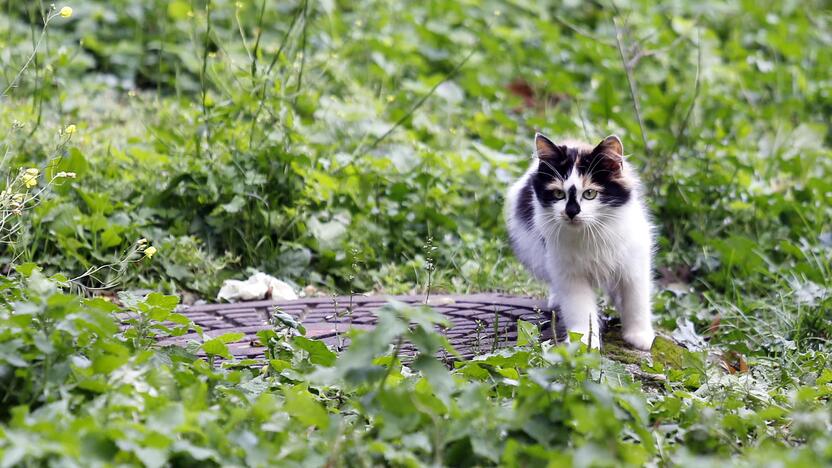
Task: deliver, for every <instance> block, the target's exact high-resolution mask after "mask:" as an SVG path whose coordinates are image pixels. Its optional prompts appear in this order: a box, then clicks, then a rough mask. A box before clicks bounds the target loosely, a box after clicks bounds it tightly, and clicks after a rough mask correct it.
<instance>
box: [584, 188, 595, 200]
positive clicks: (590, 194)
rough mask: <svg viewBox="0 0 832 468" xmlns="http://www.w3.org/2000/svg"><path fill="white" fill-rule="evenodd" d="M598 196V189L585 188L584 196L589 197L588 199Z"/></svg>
mask: <svg viewBox="0 0 832 468" xmlns="http://www.w3.org/2000/svg"><path fill="white" fill-rule="evenodd" d="M597 196H598V191H597V190H592V189H589V190H584V198H585V199H587V200H592V199H594V198H595V197H597Z"/></svg>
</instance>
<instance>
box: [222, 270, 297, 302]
mask: <svg viewBox="0 0 832 468" xmlns="http://www.w3.org/2000/svg"><path fill="white" fill-rule="evenodd" d="M297 298H298V295H297V294H296V293H295V290H294V289H293V288H292V286H290V285H289V284H288V283H286V282H285V281H280V280H279V279H277V278H275V277H274V276H271V275H267V274H265V273H261V272H259V271H258V272H257V273H255V274H253V275H251V277H250V278H249V279H247V280H245V281H239V280H225V281H224V282H223V283H222V287H221V288H220V292H219V294H217V301H220V302H221V301H228V302H238V301H256V300H260V299H276V300H280V301H293V300H295V299H297Z"/></svg>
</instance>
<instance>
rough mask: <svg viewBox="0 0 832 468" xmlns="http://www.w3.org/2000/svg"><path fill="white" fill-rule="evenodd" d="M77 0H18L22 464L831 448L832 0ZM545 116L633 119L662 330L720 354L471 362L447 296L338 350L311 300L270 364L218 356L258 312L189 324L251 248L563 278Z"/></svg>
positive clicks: (620, 124) (492, 281)
mask: <svg viewBox="0 0 832 468" xmlns="http://www.w3.org/2000/svg"><path fill="white" fill-rule="evenodd" d="M62 6H63V5H57V8H60V7H62ZM70 6H72V7H73V9H74V12H73V15H72V16H71V17H62V16H60V15H58V16H55V15H56V14H57V11H58V10H57V9H55V10H50V6H49V5H47V4H42V3H40V2H24V1H18V0H8V1H6V2H4V3H3V4H2V7H0V8H1V9H0V45H2V47H0V50H2V52H0V63H2V64H3V66H2V72H1V73H0V89H7V91H6V92H5V93H3V94H2V95H0V128H3V129H4V130H3V131H2V132H0V135H2V137H0V138H2V139H0V155H3V157H2V170H3V172H4V173H5V174H6V178H5V185H4V187H3V188H4V190H6V191H5V192H4V194H3V195H0V214H2V216H3V223H4V224H3V225H2V227H0V230H1V231H0V240H1V241H2V242H3V243H2V247H0V258H2V264H3V269H4V270H3V271H4V273H5V276H4V277H2V278H0V304H2V305H1V306H0V330H1V331H0V399H1V400H2V405H0V464H2V465H9V466H11V465H41V464H50V463H65V464H83V465H105V464H108V463H123V464H145V465H150V466H161V465H164V464H166V463H168V464H173V465H177V464H179V465H188V464H198V463H199V464H203V463H210V464H216V465H264V464H274V463H281V464H286V465H291V464H295V465H304V466H307V465H329V466H334V465H413V466H418V465H428V464H435V465H440V464H444V465H457V464H464V463H468V464H471V465H497V464H499V465H507V466H529V465H535V466H537V465H543V464H547V463H548V464H553V465H560V464H574V465H621V464H631V465H642V464H648V463H650V464H661V465H701V464H703V463H709V464H734V465H738V466H758V465H762V464H781V465H790V466H805V465H808V464H814V465H818V464H820V465H823V464H828V463H829V462H830V453H832V452H830V450H832V449H830V447H832V439H830V437H829V425H830V420H829V396H830V393H832V374H830V371H829V359H830V353H832V350H830V346H829V340H830V333H832V329H830V326H829V324H830V319H831V318H832V317H830V312H829V311H830V300H831V299H830V288H832V280H831V279H830V278H832V276H830V272H832V266H831V265H830V258H832V255H831V254H832V252H831V251H830V250H832V238H830V232H832V226H830V221H829V220H830V219H832V216H830V215H832V209H831V208H830V207H832V203H830V201H832V200H830V196H832V195H830V194H832V182H830V177H829V174H830V172H832V171H830V162H829V161H830V158H829V156H830V143H832V133H830V127H829V115H830V109H832V101H830V99H832V98H830V96H832V94H831V93H830V83H829V79H828V69H829V66H830V64H831V63H832V48H830V47H829V38H828V37H827V34H826V33H825V31H826V30H828V24H829V22H830V20H832V16H830V11H829V9H828V7H827V6H826V5H825V4H824V3H822V2H809V3H806V2H804V3H801V4H800V5H789V4H783V3H780V2H764V3H759V2H757V3H753V2H742V1H740V2H727V3H726V2H715V1H706V2H705V3H701V4H697V5H692V4H691V5H688V4H667V5H654V4H652V3H650V2H641V1H639V2H634V3H629V4H626V5H624V4H619V3H613V4H603V5H601V4H597V3H581V4H574V5H573V4H565V5H544V4H536V3H521V2H503V1H495V0H484V1H481V2H462V3H460V2H439V3H437V2H427V3H425V2H404V3H395V4H391V3H388V2H376V1H374V0H361V1H360V2H359V3H356V4H328V3H326V2H324V3H320V4H319V3H316V2H306V1H305V0H299V1H297V2H288V3H287V2H273V1H269V0H267V1H263V2H260V1H258V2H240V3H239V4H237V3H233V2H229V1H224V0H212V1H210V2H204V1H195V2H182V1H170V2H161V1H151V0H147V1H142V2H133V3H129V2H126V1H121V0H118V1H110V2H101V1H88V2H83V3H80V4H72V5H70ZM44 18H49V20H48V26H47V27H44ZM70 125H74V126H75V127H74V132H70V131H68V128H69V126H70ZM536 130H540V131H543V132H545V133H547V134H549V135H552V136H554V137H556V138H557V137H564V136H571V137H580V138H585V139H588V140H596V139H600V138H602V137H603V136H605V135H607V134H610V133H616V134H618V135H620V136H621V137H622V140H623V142H624V147H625V150H626V152H627V153H628V154H629V156H628V157H629V158H630V159H631V161H632V162H633V163H634V164H635V165H636V166H637V167H639V168H640V170H641V172H642V175H643V178H644V180H645V182H646V186H647V189H648V192H649V195H650V196H649V200H650V209H651V212H652V213H653V216H654V220H655V222H656V224H657V227H658V232H659V243H658V248H657V258H656V263H657V268H656V269H657V278H656V283H657V286H658V288H657V289H658V291H657V294H656V298H655V302H656V304H655V310H654V314H655V317H656V321H657V325H658V326H660V327H661V328H662V329H665V330H667V331H668V333H673V334H674V335H673V336H674V337H675V338H677V339H680V340H682V341H684V339H685V336H686V335H685V334H686V333H689V334H690V333H692V335H687V338H688V339H692V340H699V339H702V340H704V343H705V348H704V349H703V350H702V351H690V352H687V351H686V352H682V353H679V352H677V351H678V350H677V349H676V348H670V347H667V349H665V345H667V344H669V343H670V342H669V341H659V342H658V344H657V346H656V347H654V350H653V353H652V355H651V356H641V355H639V356H638V357H637V358H633V357H632V356H631V355H630V353H629V352H628V351H627V350H626V349H623V348H620V347H616V346H615V345H616V343H615V341H614V340H613V339H611V340H609V341H608V345H609V346H608V349H607V353H608V354H607V356H609V355H611V354H610V353H612V354H613V355H615V357H617V358H618V359H608V358H607V357H604V356H602V355H599V354H597V353H594V352H588V351H587V350H585V349H582V348H580V347H579V346H571V347H555V346H552V345H551V344H550V343H543V344H538V343H536V342H535V341H534V340H529V341H528V342H526V343H525V344H523V345H521V346H518V347H515V348H511V349H507V350H500V351H496V352H493V353H490V354H485V355H484V356H481V357H479V358H477V359H474V360H469V361H462V362H459V363H457V364H456V365H455V366H454V368H453V369H450V370H448V369H446V368H445V367H444V366H442V365H440V364H439V363H438V362H437V361H436V360H434V359H433V357H432V356H433V355H434V354H435V353H436V352H438V351H439V350H440V349H442V348H443V347H444V342H443V340H442V338H441V336H439V335H437V334H436V333H435V332H433V328H432V325H433V324H434V323H435V322H436V321H441V317H438V316H436V315H435V314H433V313H432V312H430V311H429V310H426V309H419V308H417V309H413V308H408V307H404V306H401V305H395V304H392V305H390V306H388V308H387V309H385V311H384V313H383V314H382V316H381V318H380V320H382V321H383V323H384V326H383V327H380V328H379V329H377V330H376V331H374V332H370V333H363V334H362V333H358V334H355V335H352V336H350V337H349V338H350V340H351V342H352V343H353V345H352V346H351V347H350V348H349V350H347V351H345V352H343V353H341V354H339V355H337V356H336V355H335V354H334V353H333V352H332V351H331V350H328V349H326V347H325V346H323V344H322V343H319V342H317V341H314V340H306V339H304V338H303V337H302V330H301V329H300V328H298V326H297V324H294V323H292V322H291V321H278V322H276V323H274V324H273V325H274V328H273V329H272V330H268V331H266V332H263V335H262V336H261V337H260V339H261V341H262V342H263V343H264V344H266V345H268V348H269V350H270V351H269V356H268V362H267V363H262V362H261V363H259V366H253V365H246V364H252V363H242V365H238V366H232V367H229V366H224V365H220V366H211V365H209V361H210V362H211V363H214V362H218V360H220V359H221V358H223V357H224V356H225V355H226V354H227V352H228V351H227V346H226V342H227V341H232V340H233V339H234V336H225V337H218V338H216V337H215V338H213V339H210V338H207V337H205V338H204V339H202V340H199V341H197V342H194V343H191V345H190V347H189V348H188V349H179V348H173V349H160V348H158V347H157V346H156V345H155V342H156V338H157V337H160V336H168V335H177V334H183V333H185V332H188V331H193V330H197V327H196V326H195V324H193V323H190V322H189V321H188V320H187V319H185V318H184V317H181V316H179V315H177V314H176V312H175V310H174V309H173V307H174V306H175V304H176V303H177V302H178V301H179V299H178V297H180V296H185V295H187V296H189V297H204V298H209V299H210V298H211V297H214V295H215V294H216V291H217V289H218V287H219V285H220V284H221V282H222V281H223V280H224V279H227V278H240V277H243V276H245V275H247V274H248V272H249V271H250V270H251V269H259V270H261V271H265V272H268V273H271V274H274V275H276V276H278V277H281V278H285V279H287V280H289V281H292V282H293V283H294V284H296V285H298V286H301V287H302V286H307V285H313V286H315V287H316V288H318V289H319V290H320V291H323V292H324V293H328V294H329V293H332V294H343V295H352V294H356V293H362V292H368V291H370V292H375V293H401V292H412V293H417V294H425V295H428V294H435V293H439V292H454V293H469V292H480V291H500V292H507V293H511V294H522V295H542V294H543V293H544V291H543V289H542V288H541V286H540V285H538V284H536V283H535V282H533V281H532V280H531V279H530V278H529V277H528V275H527V274H526V273H525V272H524V271H523V270H522V268H521V267H520V266H519V264H518V263H517V262H516V261H515V260H514V259H513V257H512V255H511V253H510V251H509V249H508V246H507V243H506V241H505V231H504V228H503V225H502V224H503V223H502V203H503V195H502V194H503V192H504V190H505V188H506V187H507V185H508V184H509V183H510V181H511V180H512V179H513V178H514V177H516V176H517V175H519V174H520V173H521V172H522V171H523V170H524V169H525V167H526V165H527V164H528V158H529V154H530V152H531V144H532V143H531V137H532V135H533V134H534V131H536ZM34 168H36V169H38V173H37V174H38V175H37V177H36V178H35V179H34V180H36V181H37V185H35V186H29V185H31V184H30V180H32V179H31V178H29V179H27V177H30V176H28V175H27V174H29V175H31V174H32V172H28V173H27V172H26V170H27V169H34ZM61 172H63V173H64V176H61V177H57V176H58V174H60V173H61ZM67 173H74V174H75V177H74V178H71V177H67V176H66V174H67ZM141 239H146V241H144V242H140V240H141ZM151 246H152V247H153V248H155V249H157V253H156V254H155V255H153V256H152V258H148V255H147V253H146V252H147V249H148V247H151ZM102 266H104V268H100V267H102ZM147 289H150V290H154V291H159V293H155V294H150V295H146V296H145V295H144V294H138V295H137V294H131V293H130V291H137V290H147ZM116 293H120V294H119V295H118V296H115V294H116ZM105 298H108V299H105ZM113 298H118V301H116V302H117V304H118V305H115V304H114V302H112V300H113ZM124 313H128V314H130V316H131V317H133V318H132V320H133V321H132V322H131V324H130V326H129V327H128V328H127V329H126V330H121V331H119V329H118V327H117V326H116V320H115V317H116V316H117V314H124ZM410 322H416V323H418V324H419V326H418V327H416V328H413V329H410V328H408V327H407V324H408V323H410ZM532 328H533V327H532ZM532 328H529V327H526V328H524V330H525V332H524V333H527V334H533V333H534V332H533V331H532ZM197 331H198V330H197ZM490 332H491V330H482V333H483V334H489V333H490ZM400 340H402V341H403V340H409V341H412V342H414V343H415V344H416V345H417V347H418V348H419V351H420V354H419V356H417V357H416V358H415V360H414V361H412V362H409V363H407V364H402V363H401V362H400V359H399V357H398V353H397V352H395V351H394V348H395V347H394V346H392V344H394V343H397V342H399V341H400ZM198 350H202V351H203V352H205V353H207V354H208V358H207V359H200V358H198V357H197V356H196V355H195V354H194V353H195V352H196V351H198ZM483 351H484V352H487V351H491V350H490V349H488V350H483ZM444 352H448V353H449V352H451V351H450V350H445V351H444ZM628 356H629V357H628ZM622 361H624V362H622ZM634 376H635V378H634Z"/></svg>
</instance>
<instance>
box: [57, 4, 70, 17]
mask: <svg viewBox="0 0 832 468" xmlns="http://www.w3.org/2000/svg"><path fill="white" fill-rule="evenodd" d="M60 14H61V17H63V18H69V17H70V16H72V8H71V7H68V6H65V7H63V8H61V11H60Z"/></svg>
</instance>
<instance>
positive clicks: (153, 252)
mask: <svg viewBox="0 0 832 468" xmlns="http://www.w3.org/2000/svg"><path fill="white" fill-rule="evenodd" d="M156 252H157V251H156V247H152V246H151V247H148V248H146V249H145V250H144V256H145V257H147V258H153V256H154V255H156Z"/></svg>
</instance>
